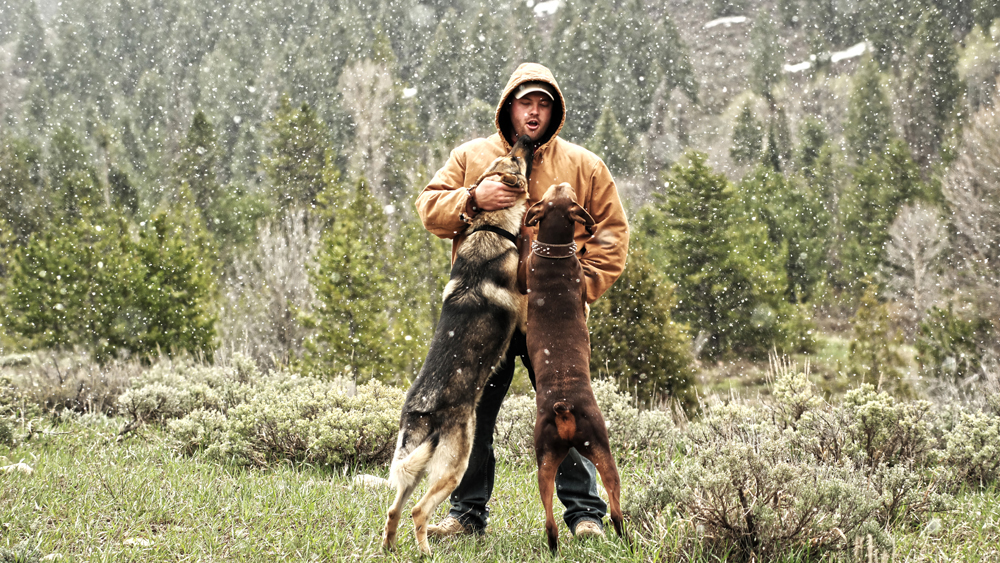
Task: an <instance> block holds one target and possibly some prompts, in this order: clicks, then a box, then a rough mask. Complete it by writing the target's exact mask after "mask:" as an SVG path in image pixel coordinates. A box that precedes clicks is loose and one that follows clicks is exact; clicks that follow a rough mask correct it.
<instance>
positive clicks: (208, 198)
mask: <svg viewBox="0 0 1000 563" xmlns="http://www.w3.org/2000/svg"><path fill="white" fill-rule="evenodd" d="M217 152H218V148H217V146H216V140H215V130H214V129H213V128H212V124H211V123H210V122H209V121H208V118H207V117H205V113H204V112H202V111H201V110H199V111H197V112H196V113H195V114H194V119H193V120H192V121H191V127H190V128H189V129H188V133H187V138H186V139H185V140H184V143H183V144H182V145H181V152H180V158H179V160H178V162H177V179H178V181H179V183H181V184H185V185H186V186H187V189H189V190H190V191H191V194H192V196H193V197H194V204H195V206H196V208H197V209H198V211H200V212H201V215H202V218H203V219H204V221H205V224H206V225H208V227H209V229H213V227H214V224H215V221H214V220H213V219H214V216H215V215H216V211H217V210H218V206H219V205H220V204H221V203H222V195H223V194H222V186H220V185H219V182H218V181H217V179H216V175H215V171H216V160H217V159H216V155H217Z"/></svg>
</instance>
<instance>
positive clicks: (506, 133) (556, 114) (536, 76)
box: [494, 63, 566, 152]
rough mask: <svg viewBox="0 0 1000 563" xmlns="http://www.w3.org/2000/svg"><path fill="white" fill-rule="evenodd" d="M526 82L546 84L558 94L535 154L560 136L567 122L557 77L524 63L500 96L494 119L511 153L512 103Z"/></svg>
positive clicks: (536, 66)
mask: <svg viewBox="0 0 1000 563" xmlns="http://www.w3.org/2000/svg"><path fill="white" fill-rule="evenodd" d="M525 82H545V83H546V84H548V85H550V86H552V88H553V90H555V93H556V99H555V100H553V104H552V120H551V121H549V129H548V130H547V131H546V132H545V135H543V136H542V138H541V139H540V140H539V142H538V146H537V147H535V152H538V151H539V150H541V149H542V148H544V147H545V146H546V145H548V144H549V143H550V142H551V141H552V139H554V138H555V137H556V135H558V134H559V131H561V130H562V127H563V123H565V122H566V99H565V98H564V97H563V93H562V90H560V89H559V84H558V83H556V79H555V77H554V76H552V71H550V70H549V69H547V68H545V67H544V66H542V65H540V64H538V63H523V64H521V66H519V67H517V70H515V71H514V73H513V74H511V75H510V80H508V81H507V86H506V87H505V88H504V89H503V95H502V96H500V103H499V104H498V105H497V111H496V116H495V118H494V121H495V123H496V127H497V131H498V132H499V133H500V139H502V140H503V146H504V149H505V150H507V151H510V148H511V145H510V138H511V136H512V135H513V133H514V126H513V125H512V124H511V122H510V103H511V101H513V98H512V96H513V94H514V90H515V89H517V87H518V86H520V85H521V84H524V83H525Z"/></svg>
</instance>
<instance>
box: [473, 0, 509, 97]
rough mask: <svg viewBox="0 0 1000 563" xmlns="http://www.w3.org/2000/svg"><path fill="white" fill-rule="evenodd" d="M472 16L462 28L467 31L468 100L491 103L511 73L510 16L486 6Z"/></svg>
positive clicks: (475, 11)
mask: <svg viewBox="0 0 1000 563" xmlns="http://www.w3.org/2000/svg"><path fill="white" fill-rule="evenodd" d="M471 16H472V18H471V21H470V22H468V23H467V24H466V25H465V26H463V27H464V28H465V29H466V30H467V32H466V35H465V42H464V44H465V51H464V53H463V55H462V64H463V65H464V66H465V73H464V76H463V80H464V82H465V83H466V85H467V87H468V96H469V98H470V99H479V100H486V101H493V100H494V99H495V98H497V97H498V93H499V92H500V91H501V90H502V89H503V87H504V84H506V82H507V77H508V76H510V73H511V71H513V70H514V66H513V65H514V62H515V61H514V60H513V59H512V57H511V51H512V50H513V49H512V45H511V41H510V39H511V37H510V35H508V34H507V33H505V32H506V31H507V30H506V28H505V27H506V26H505V23H506V21H507V19H508V18H509V17H510V16H509V15H508V14H507V13H505V12H497V11H495V10H491V9H487V8H486V6H485V5H484V6H483V9H481V10H474V11H473V13H472V14H471Z"/></svg>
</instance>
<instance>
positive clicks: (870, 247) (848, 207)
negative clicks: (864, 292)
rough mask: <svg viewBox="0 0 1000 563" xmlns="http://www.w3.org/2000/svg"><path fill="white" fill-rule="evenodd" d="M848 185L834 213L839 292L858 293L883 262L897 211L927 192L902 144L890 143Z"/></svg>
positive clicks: (860, 167) (857, 170)
mask: <svg viewBox="0 0 1000 563" xmlns="http://www.w3.org/2000/svg"><path fill="white" fill-rule="evenodd" d="M852 176H853V178H852V181H851V185H850V186H848V188H847V189H846V190H845V191H844V194H843V195H842V197H841V201H840V206H839V210H838V212H839V214H840V225H841V229H842V230H843V243H842V246H841V249H840V268H839V270H838V272H837V274H836V277H837V280H838V281H839V283H840V284H841V285H842V286H843V287H847V288H852V289H863V288H862V287H859V285H858V283H859V281H860V280H863V279H865V278H868V277H873V276H875V274H876V272H877V271H878V268H879V266H880V265H881V264H882V263H883V262H884V260H885V244H886V242H887V241H888V239H889V227H890V226H891V225H892V222H893V220H894V219H895V218H896V214H897V213H898V212H899V207H900V206H901V205H902V204H903V203H906V202H908V201H912V200H913V199H914V198H916V197H920V196H925V195H926V190H927V188H926V187H925V186H924V185H923V183H922V182H921V179H920V171H919V170H918V168H917V165H916V163H915V162H914V161H913V159H912V158H911V157H910V152H909V150H908V148H907V147H906V144H905V143H903V142H902V141H898V140H897V141H893V142H892V143H890V144H889V146H888V147H887V149H886V153H885V155H880V154H875V155H873V156H872V157H871V158H869V159H868V161H866V163H865V165H864V166H859V167H857V168H856V169H855V171H854V172H853V175H852Z"/></svg>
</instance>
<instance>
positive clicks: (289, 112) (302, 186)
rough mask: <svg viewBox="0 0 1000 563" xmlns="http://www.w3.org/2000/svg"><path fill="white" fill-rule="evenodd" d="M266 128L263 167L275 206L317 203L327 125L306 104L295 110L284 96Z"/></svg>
mask: <svg viewBox="0 0 1000 563" xmlns="http://www.w3.org/2000/svg"><path fill="white" fill-rule="evenodd" d="M267 129H268V132H269V134H270V137H271V140H270V142H269V148H270V154H268V155H267V156H266V157H264V158H263V159H262V160H263V162H262V164H263V166H264V169H265V171H266V172H267V176H268V179H269V180H270V182H271V185H272V189H273V190H274V195H275V200H276V201H277V204H278V207H281V208H287V207H291V206H293V205H312V204H314V203H316V196H317V194H318V193H319V191H320V190H321V189H322V186H323V168H324V167H325V166H326V162H327V151H328V149H327V148H326V147H328V146H329V144H328V143H329V140H328V136H329V133H328V131H327V129H326V126H325V125H324V124H323V122H322V121H320V119H319V116H317V115H316V112H315V111H314V110H313V109H312V108H311V107H310V106H309V104H305V103H303V104H302V105H301V106H299V107H298V108H294V107H292V102H291V100H290V99H289V98H288V97H287V96H284V97H282V98H281V102H280V104H279V106H278V111H277V112H276V114H275V116H274V120H273V121H271V122H270V123H268V125H267Z"/></svg>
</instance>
